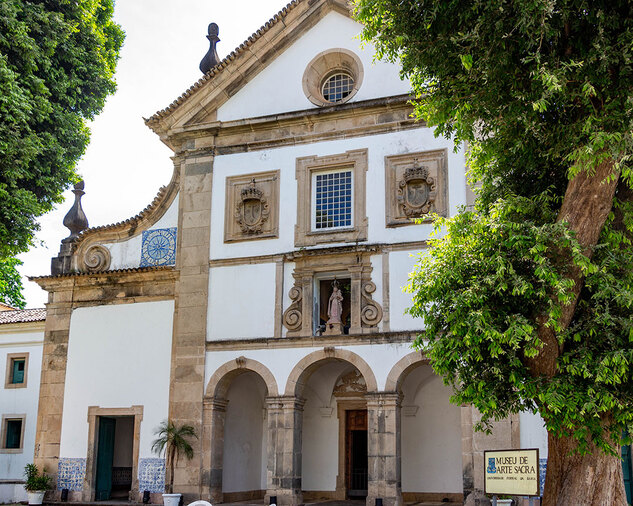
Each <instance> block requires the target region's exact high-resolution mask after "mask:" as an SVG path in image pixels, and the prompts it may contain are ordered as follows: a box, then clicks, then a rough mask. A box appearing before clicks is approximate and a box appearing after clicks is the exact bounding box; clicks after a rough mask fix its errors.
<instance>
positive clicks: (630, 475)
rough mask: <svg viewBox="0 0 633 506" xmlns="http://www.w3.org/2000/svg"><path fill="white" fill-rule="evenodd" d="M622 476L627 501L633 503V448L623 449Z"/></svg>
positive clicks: (624, 447)
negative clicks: (632, 451) (632, 452)
mask: <svg viewBox="0 0 633 506" xmlns="http://www.w3.org/2000/svg"><path fill="white" fill-rule="evenodd" d="M622 474H623V475H624V489H625V490H626V500H627V502H628V503H629V504H631V501H633V461H632V460H631V447H630V446H623V447H622Z"/></svg>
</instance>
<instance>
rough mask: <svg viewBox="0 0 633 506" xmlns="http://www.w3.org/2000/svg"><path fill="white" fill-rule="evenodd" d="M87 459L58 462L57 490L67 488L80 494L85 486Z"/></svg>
mask: <svg viewBox="0 0 633 506" xmlns="http://www.w3.org/2000/svg"><path fill="white" fill-rule="evenodd" d="M85 476H86V459H83V458H76V459H70V458H61V459H59V461H58V462H57V490H62V489H64V488H67V489H68V490H72V491H74V492H79V491H81V490H82V489H83V486H84V477H85Z"/></svg>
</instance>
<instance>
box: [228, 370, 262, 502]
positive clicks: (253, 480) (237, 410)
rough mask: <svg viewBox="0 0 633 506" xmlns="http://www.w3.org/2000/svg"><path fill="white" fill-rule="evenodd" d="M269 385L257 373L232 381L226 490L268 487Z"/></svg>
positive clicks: (229, 398) (230, 388)
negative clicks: (267, 388) (266, 412)
mask: <svg viewBox="0 0 633 506" xmlns="http://www.w3.org/2000/svg"><path fill="white" fill-rule="evenodd" d="M265 395H266V385H265V384H264V382H263V381H262V380H261V379H260V378H259V377H258V376H257V375H256V374H255V373H245V374H242V375H240V376H238V377H237V378H235V380H234V381H233V382H232V383H231V386H230V387H229V391H228V394H227V400H228V401H229V403H228V405H227V407H226V415H225V420H224V461H223V464H222V491H223V492H245V491H251V490H266V461H267V455H266V436H265V435H266V432H265V429H264V425H265V419H264V408H265V406H264V396H265Z"/></svg>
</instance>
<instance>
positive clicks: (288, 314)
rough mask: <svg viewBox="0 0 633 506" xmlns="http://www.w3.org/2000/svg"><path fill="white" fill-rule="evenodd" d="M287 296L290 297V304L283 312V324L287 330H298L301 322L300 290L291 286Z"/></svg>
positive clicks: (301, 295)
mask: <svg viewBox="0 0 633 506" xmlns="http://www.w3.org/2000/svg"><path fill="white" fill-rule="evenodd" d="M288 295H289V296H290V300H291V301H292V304H290V306H289V307H288V309H286V311H285V312H284V318H283V323H284V326H285V327H286V328H287V329H288V330H299V329H300V328H301V323H302V320H303V316H302V314H301V299H302V298H303V293H302V291H301V288H299V287H298V286H293V287H292V288H291V289H290V292H288Z"/></svg>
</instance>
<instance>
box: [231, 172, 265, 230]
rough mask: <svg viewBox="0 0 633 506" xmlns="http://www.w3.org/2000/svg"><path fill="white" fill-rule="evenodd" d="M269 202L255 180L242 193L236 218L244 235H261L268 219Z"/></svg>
mask: <svg viewBox="0 0 633 506" xmlns="http://www.w3.org/2000/svg"><path fill="white" fill-rule="evenodd" d="M268 215H269V210H268V201H267V200H266V197H264V192H263V191H261V190H260V189H259V188H258V187H257V183H256V182H255V178H253V180H252V181H251V183H250V184H249V185H248V186H247V187H246V188H243V189H242V191H241V192H240V199H239V201H238V202H237V205H236V208H235V218H236V220H237V223H238V224H239V226H240V228H241V230H242V232H243V233H244V234H261V233H262V225H263V224H264V223H265V222H266V220H267V219H268Z"/></svg>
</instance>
